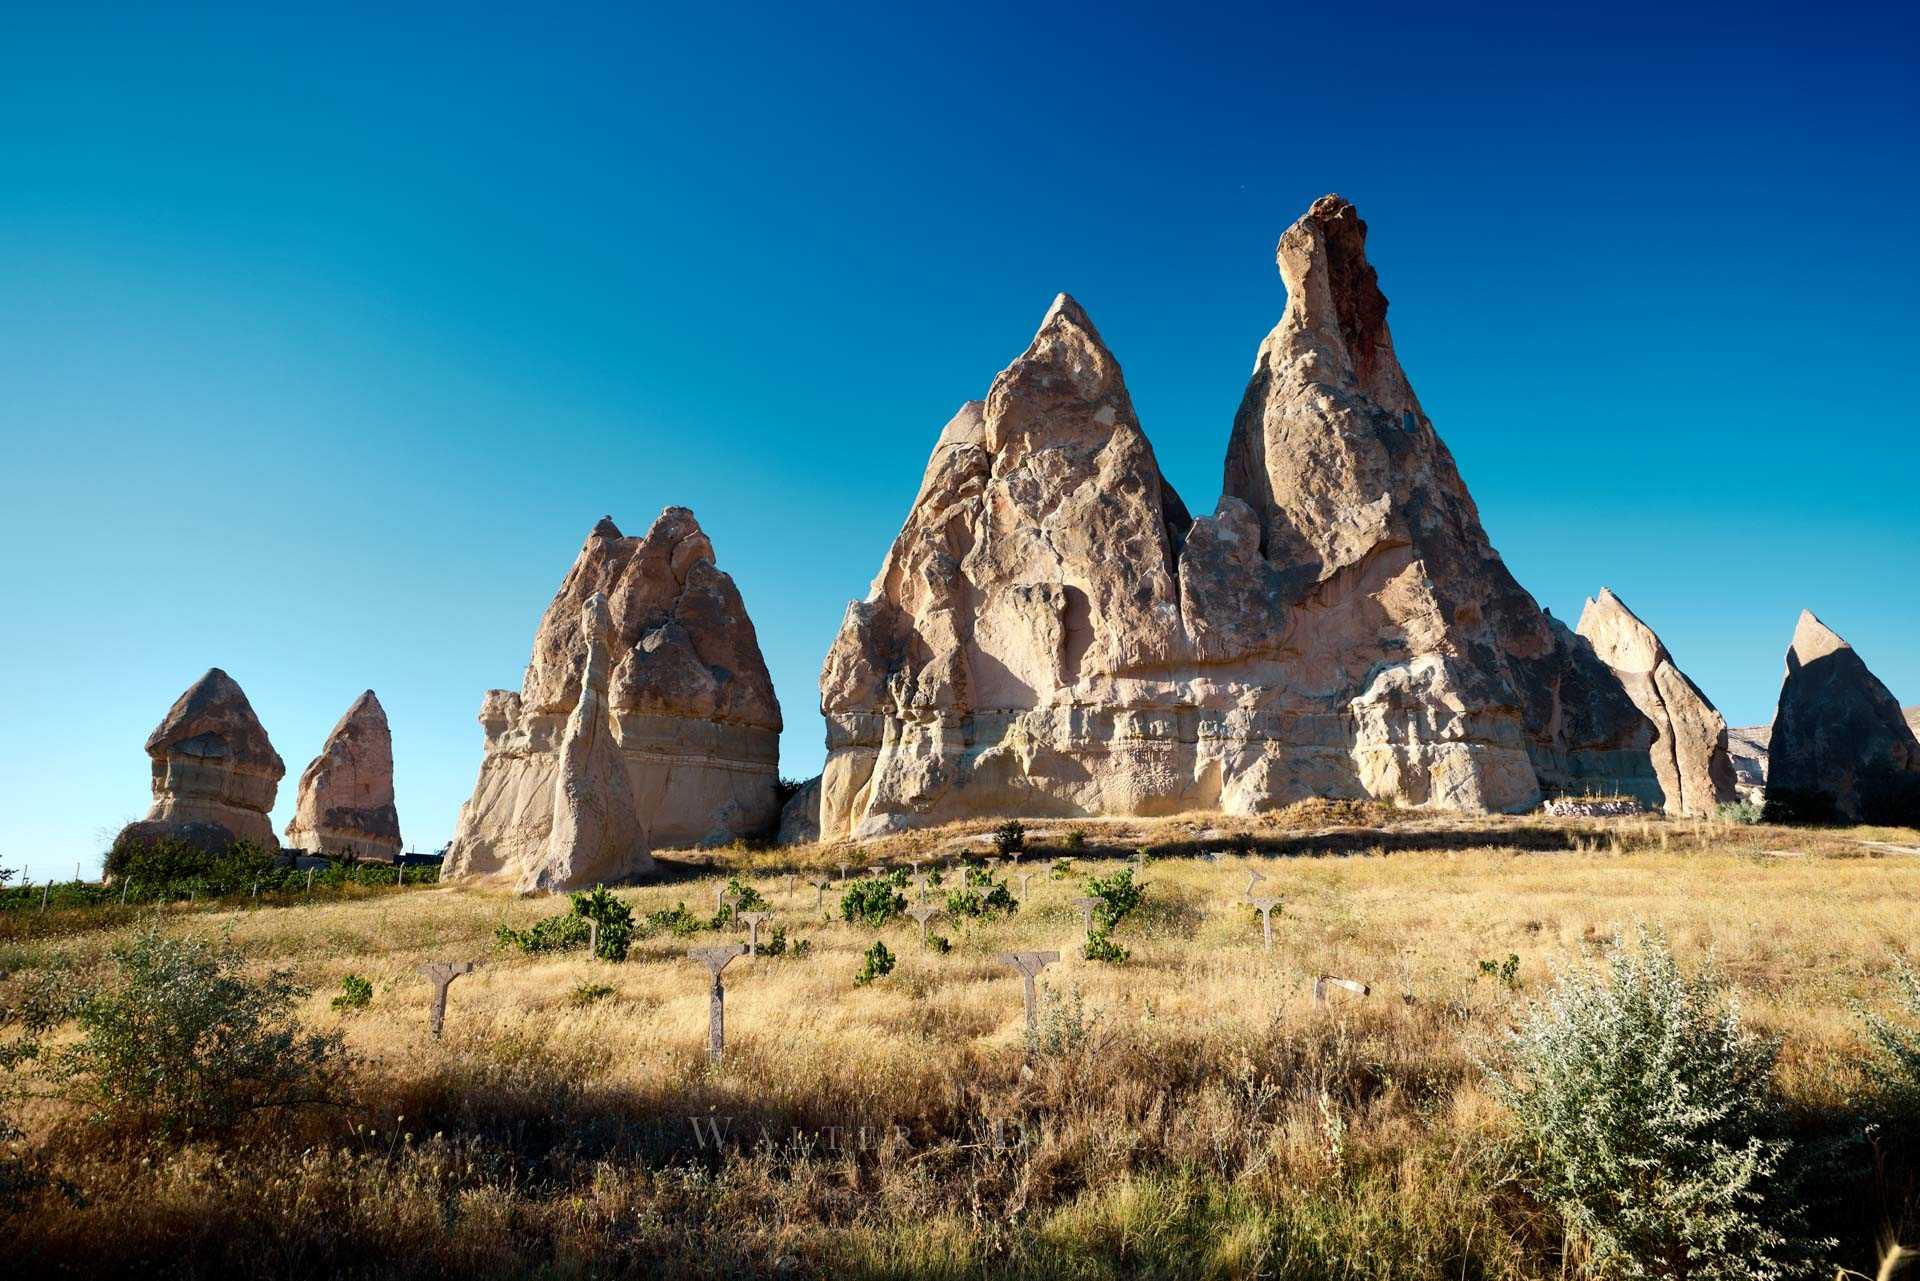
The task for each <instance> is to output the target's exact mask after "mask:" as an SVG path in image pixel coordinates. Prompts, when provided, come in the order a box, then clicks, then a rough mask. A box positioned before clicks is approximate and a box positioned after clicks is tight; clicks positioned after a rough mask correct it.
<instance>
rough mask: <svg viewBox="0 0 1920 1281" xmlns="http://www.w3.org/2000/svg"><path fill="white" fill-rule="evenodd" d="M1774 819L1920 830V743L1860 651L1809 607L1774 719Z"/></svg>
mask: <svg viewBox="0 0 1920 1281" xmlns="http://www.w3.org/2000/svg"><path fill="white" fill-rule="evenodd" d="M1767 814H1768V816H1769V817H1771V818H1776V819H1783V820H1796V819H1797V820H1821V821H1831V820H1834V819H1844V820H1845V821H1847V822H1850V823H1889V824H1900V825H1920V741H1916V740H1915V738H1914V733H1913V729H1912V728H1911V727H1910V726H1909V725H1908V724H1907V721H1906V718H1905V716H1904V715H1902V713H1901V710H1900V704H1899V703H1898V702H1897V701H1896V700H1895V699H1894V697H1893V695H1892V694H1891V693H1889V692H1888V690H1887V687H1886V686H1885V685H1882V684H1881V683H1880V679H1879V678H1878V677H1877V676H1875V675H1874V674H1873V673H1872V672H1871V671H1869V670H1868V669H1867V665H1866V663H1865V662H1864V661H1863V660H1862V659H1861V657H1860V655H1859V654H1857V653H1855V652H1854V649H1853V646H1851V645H1849V644H1847V642H1846V641H1844V640H1842V639H1840V637H1839V635H1838V634H1837V633H1835V632H1834V631H1833V630H1832V629H1831V628H1829V627H1828V626H1827V625H1826V624H1825V623H1823V622H1821V621H1820V620H1819V619H1817V618H1815V617H1814V616H1813V614H1812V613H1811V612H1810V611H1808V610H1801V611H1800V618H1799V620H1798V622H1797V623H1796V624H1795V626H1794V629H1793V644H1792V645H1790V646H1789V647H1788V648H1787V674H1786V678H1785V679H1784V680H1782V681H1781V683H1780V705H1779V707H1778V709H1777V710H1776V711H1775V712H1774V715H1773V738H1772V741H1771V742H1770V743H1769V745H1768V751H1767Z"/></svg>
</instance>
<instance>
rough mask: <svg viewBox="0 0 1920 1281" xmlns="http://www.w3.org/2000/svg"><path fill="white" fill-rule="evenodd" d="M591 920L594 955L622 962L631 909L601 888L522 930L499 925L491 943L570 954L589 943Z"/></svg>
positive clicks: (578, 893) (577, 894)
mask: <svg viewBox="0 0 1920 1281" xmlns="http://www.w3.org/2000/svg"><path fill="white" fill-rule="evenodd" d="M674 910H675V911H677V912H682V913H684V912H685V910H686V909H685V908H684V907H680V908H676V909H674ZM655 915H659V914H658V913H656V914H655ZM649 919H650V920H651V918H649ZM595 921H597V922H599V924H600V944H599V947H598V948H597V949H596V950H595V952H594V955H595V956H597V957H599V958H600V959H601V960H603V961H615V962H618V961H624V960H626V959H627V951H628V949H629V948H631V947H632V946H633V934H634V921H633V909H632V908H630V907H628V906H627V905H626V904H625V903H623V902H621V901H620V900H619V899H618V898H617V897H615V896H614V894H613V893H612V891H610V890H608V889H607V887H606V886H604V885H596V886H594V887H593V888H592V889H591V890H575V891H574V892H573V893H572V894H571V895H569V896H568V907H567V910H566V911H565V912H562V913H561V914H559V915H558V916H548V917H543V918H542V919H540V920H538V921H535V922H534V923H533V924H532V925H530V926H528V927H527V928H526V929H524V930H516V929H514V928H513V927H512V926H509V925H502V926H501V927H500V928H499V929H497V930H495V931H494V935H493V938H494V944H495V946H498V947H513V948H518V949H520V950H521V951H522V952H529V953H536V954H537V953H541V952H570V951H572V950H573V949H574V948H576V947H586V946H587V945H588V944H589V943H591V942H593V926H592V922H595Z"/></svg>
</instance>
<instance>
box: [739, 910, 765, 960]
mask: <svg viewBox="0 0 1920 1281" xmlns="http://www.w3.org/2000/svg"><path fill="white" fill-rule="evenodd" d="M772 915H773V913H772V912H742V913H740V919H741V920H743V921H745V922H746V923H747V955H748V956H758V955H760V923H761V922H762V921H765V920H767V919H768V918H769V917H771V916H772Z"/></svg>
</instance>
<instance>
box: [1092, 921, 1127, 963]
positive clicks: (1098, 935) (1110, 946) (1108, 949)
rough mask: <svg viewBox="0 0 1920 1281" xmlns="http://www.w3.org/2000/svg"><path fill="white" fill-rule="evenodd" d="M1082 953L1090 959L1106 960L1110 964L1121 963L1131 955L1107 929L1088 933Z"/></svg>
mask: <svg viewBox="0 0 1920 1281" xmlns="http://www.w3.org/2000/svg"><path fill="white" fill-rule="evenodd" d="M1080 955H1082V956H1084V957H1086V958H1087V959H1088V960H1089V961H1105V962H1106V963H1107V964H1109V965H1119V964H1121V963H1122V962H1123V961H1125V960H1126V959H1127V957H1129V956H1131V955H1132V953H1131V952H1129V951H1127V949H1126V948H1124V947H1122V946H1120V944H1118V943H1116V942H1114V941H1113V936H1112V935H1111V934H1109V933H1108V932H1107V931H1106V930H1102V929H1096V930H1090V931H1088V933H1087V941H1086V943H1085V944H1083V945H1082V946H1081V948H1080Z"/></svg>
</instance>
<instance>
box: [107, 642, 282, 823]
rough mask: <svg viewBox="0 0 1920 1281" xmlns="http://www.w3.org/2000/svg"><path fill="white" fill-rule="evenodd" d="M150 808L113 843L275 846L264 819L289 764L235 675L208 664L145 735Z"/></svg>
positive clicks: (267, 821)
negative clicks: (238, 842)
mask: <svg viewBox="0 0 1920 1281" xmlns="http://www.w3.org/2000/svg"><path fill="white" fill-rule="evenodd" d="M147 756H148V757H149V758H150V759H151V761H152V763H153V808H152V809H151V810H150V811H149V812H148V814H147V817H146V818H145V819H144V820H142V821H141V822H138V823H130V824H128V825H127V827H125V828H124V829H122V831H121V833H120V836H119V837H118V838H116V841H115V844H116V845H118V844H120V843H121V842H124V841H129V840H132V841H148V840H155V839H159V838H161V837H175V838H180V839H184V840H188V841H191V842H193V843H194V844H197V845H200V846H202V847H204V848H208V849H217V848H224V847H225V846H227V845H231V844H232V843H233V842H234V841H236V840H246V841H252V842H253V843H255V844H257V845H259V846H261V847H262V848H263V849H269V850H274V849H278V848H279V847H280V842H279V840H278V839H277V838H276V837H275V836H274V833H273V821H272V820H271V819H270V818H269V817H268V813H269V811H271V810H272V809H273V801H274V796H275V795H276V794H277V793H278V792H279V790H280V780H281V778H283V777H284V776H285V775H286V772H287V767H286V765H285V764H284V763H283V762H282V761H281V759H280V754H279V753H278V752H275V751H274V750H273V744H272V742H270V741H269V740H268V738H267V731H266V729H265V728H264V727H263V726H262V725H261V724H260V718H259V717H257V716H255V715H254V713H253V705H252V704H251V703H249V702H248V701H247V696H246V694H245V692H243V691H242V690H241V688H240V686H239V685H238V684H237V683H235V681H234V679H233V678H232V677H231V676H229V675H227V674H226V673H225V672H223V671H221V670H220V669H219V668H217V667H215V668H212V669H211V670H209V671H208V672H207V674H206V675H205V676H202V677H201V678H200V679H199V680H198V681H195V682H194V683H193V685H192V686H191V687H190V688H189V689H188V690H187V692H186V693H184V694H182V695H180V697H179V698H178V699H176V700H175V701H174V704H173V706H172V707H171V708H169V709H168V711H167V714H166V717H165V719H163V720H162V721H161V722H160V725H159V727H158V728H157V729H155V730H154V731H153V733H152V734H151V735H149V736H148V738H147Z"/></svg>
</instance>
